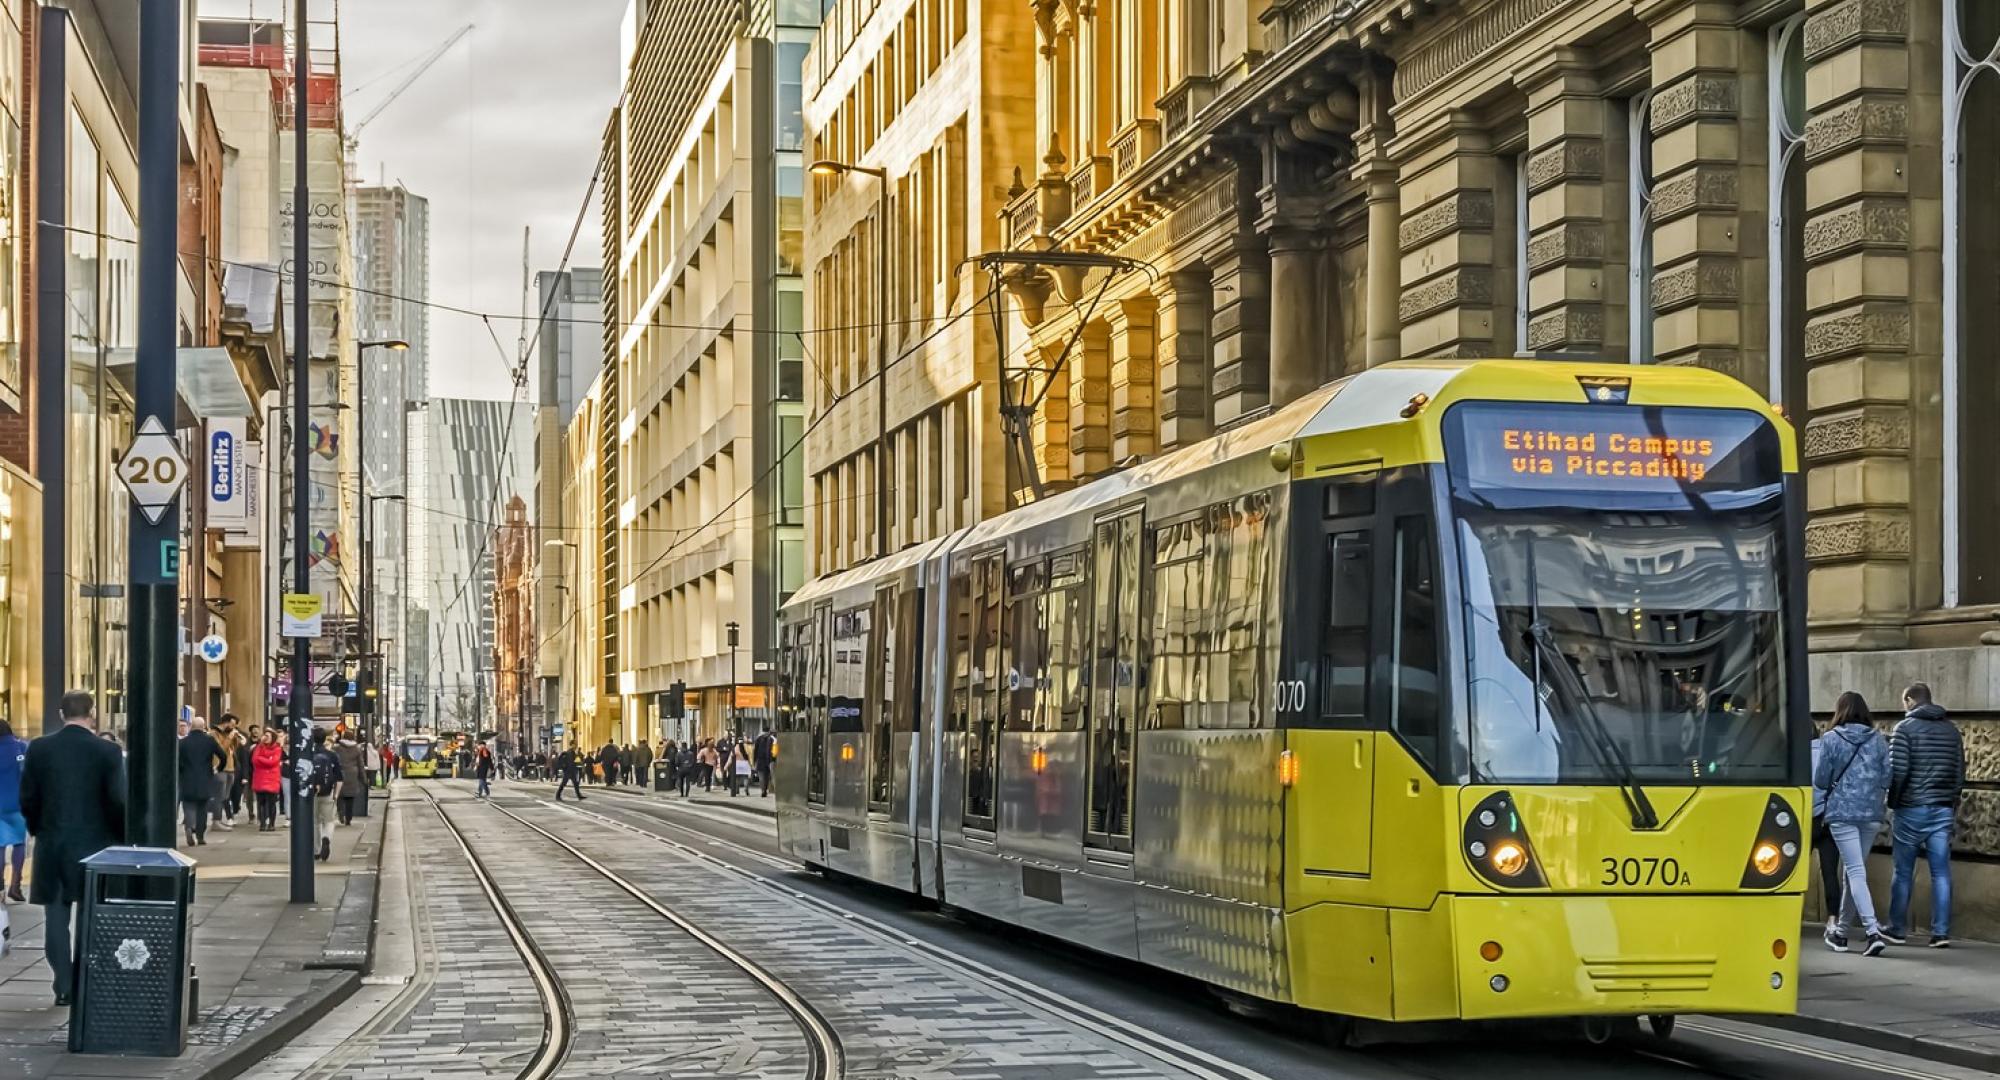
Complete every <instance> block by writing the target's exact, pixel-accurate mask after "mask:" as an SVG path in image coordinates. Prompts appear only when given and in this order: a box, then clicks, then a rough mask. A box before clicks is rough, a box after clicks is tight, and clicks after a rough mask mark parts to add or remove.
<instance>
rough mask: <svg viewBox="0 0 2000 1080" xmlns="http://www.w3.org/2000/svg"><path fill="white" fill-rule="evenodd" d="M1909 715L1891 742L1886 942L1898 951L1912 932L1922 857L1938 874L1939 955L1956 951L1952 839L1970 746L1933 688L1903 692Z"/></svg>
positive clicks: (1934, 896)
mask: <svg viewBox="0 0 2000 1080" xmlns="http://www.w3.org/2000/svg"><path fill="white" fill-rule="evenodd" d="M1903 709H1904V710H1905V712H1906V713H1907V715H1906V716H1904V718H1903V721H1902V723H1899V724H1897V725H1896V731H1895V734H1893V735H1891V736H1890V737H1889V809H1890V810H1891V811H1893V813H1894V819H1895V827H1894V829H1893V830H1892V835H1893V836H1894V839H1895V856H1894V860H1895V865H1896V876H1895V878H1894V880H1893V881H1892V882H1891V883H1890V885H1889V921H1888V924H1887V925H1886V926H1884V927H1883V928H1882V936H1883V937H1885V938H1888V939H1889V940H1890V941H1893V942H1895V943H1896V944H1898V945H1901V944H1903V942H1904V933H1905V930H1906V927H1907V926H1908V925H1909V915H1910V887H1911V886H1912V885H1913V884H1914V883H1915V881H1916V874H1917V855H1918V854H1919V853H1922V854H1923V855H1924V857H1925V859H1926V861H1928V862H1929V863H1930V867H1931V940H1930V945H1931V948H1933V949H1942V948H1944V947H1945V946H1947V945H1950V944H1951V833H1952V825H1953V823H1954V819H1955V818H1956V816H1957V809H1958V799H1959V795H1960V793H1961V792H1963V791H1964V790H1965V740H1964V738H1963V737H1962V736H1960V735H1959V732H1958V727H1957V726H1956V725H1954V724H1953V723H1952V722H1951V720H1950V718H1949V717H1947V716H1946V715H1945V711H1944V710H1943V709H1941V708H1939V707H1938V706H1937V705H1936V704H1934V703H1933V702H1932V701H1931V688H1930V687H1929V686H1926V685H1924V684H1923V683H1920V682H1919V683H1911V684H1910V688H1909V689H1908V690H1905V691H1903Z"/></svg>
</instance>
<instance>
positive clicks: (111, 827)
mask: <svg viewBox="0 0 2000 1080" xmlns="http://www.w3.org/2000/svg"><path fill="white" fill-rule="evenodd" d="M60 709H61V711H62V719H63V726H62V727H60V728H58V729H57V730H55V731H52V732H50V733H49V734H47V735H44V736H42V737H41V738H39V739H36V740H35V741H34V742H31V743H29V744H28V754H27V759H26V760H25V761H23V762H22V764H21V813H22V816H23V817H25V818H27V822H28V832H29V833H30V834H31V835H33V836H34V838H35V884H34V887H33V889H32V890H31V891H30V894H29V897H28V899H29V900H30V901H31V902H33V903H36V904H40V905H41V906H42V946H43V949H44V955H45V956H46V958H47V959H48V964H49V972H50V974H51V975H52V976H53V978H54V985H55V994H56V1004H57V1005H68V1004H69V999H70V994H71V993H72V992H73V991H74V990H75V987H76V980H75V973H76V953H75V952H74V951H73V949H72V948H71V945H70V932H69V927H70V915H71V913H72V911H73V909H74V907H75V905H77V904H79V903H81V902H82V901H83V860H85V859H87V858H89V857H90V856H92V855H95V854H97V853H98V852H100V851H103V850H104V849H105V848H108V847H112V846H114V845H117V844H122V843H124V842H125V757H124V755H123V754H122V753H121V752H120V751H119V749H118V746H117V744H116V743H112V742H109V741H107V740H104V739H100V738H98V737H97V735H96V733H95V729H96V727H97V704H96V702H95V701H93V700H92V699H91V696H90V695H89V694H86V693H84V692H82V691H80V690H72V691H70V692H69V693H67V694H64V695H63V697H62V704H61V706H60Z"/></svg>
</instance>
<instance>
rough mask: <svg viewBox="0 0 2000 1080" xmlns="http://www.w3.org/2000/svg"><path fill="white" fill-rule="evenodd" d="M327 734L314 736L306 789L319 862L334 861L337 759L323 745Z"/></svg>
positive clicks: (328, 748) (338, 767)
mask: <svg viewBox="0 0 2000 1080" xmlns="http://www.w3.org/2000/svg"><path fill="white" fill-rule="evenodd" d="M326 742H327V737H326V732H324V731H316V732H314V733H313V751H312V775H311V776H310V777H309V778H308V779H307V781H306V790H307V792H308V793H310V794H311V795H312V801H313V825H314V826H315V827H316V828H317V830H318V832H319V861H321V862H326V861H327V860H328V859H331V858H333V815H334V800H336V799H338V798H339V797H340V788H341V768H340V756H339V755H338V754H336V753H334V752H333V749H332V748H331V747H329V746H327V744H326Z"/></svg>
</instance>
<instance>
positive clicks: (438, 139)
mask: <svg viewBox="0 0 2000 1080" xmlns="http://www.w3.org/2000/svg"><path fill="white" fill-rule="evenodd" d="M625 6H626V0H560V2H551V0H342V2H341V5H340V16H341V31H340V34H341V37H340V45H341V64H342V71H341V76H342V82H343V84H344V86H345V88H346V91H347V94H348V96H347V99H346V109H347V122H348V124H349V126H350V130H351V129H352V125H354V124H355V123H357V122H359V121H360V120H361V118H362V117H364V116H366V115H367V114H368V112H370V111H371V110H373V109H374V108H375V106H376V105H377V104H379V103H380V102H381V101H382V99H383V97H384V95H385V94H387V92H388V91H389V90H391V89H393V88H394V87H395V85H396V84H397V83H398V82H399V81H400V80H401V79H402V78H403V76H404V73H405V72H406V71H407V70H408V69H409V67H410V66H412V65H411V62H412V61H415V60H416V59H418V58H420V57H422V56H423V55H424V54H426V53H428V52H429V51H430V50H432V49H433V48H435V47H437V46H438V45H439V44H441V43H443V41H444V40H445V39H446V38H448V37H450V36H451V34H452V32H453V31H454V30H456V29H457V28H459V27H460V26H463V25H465V24H466V23H468V22H470V23H473V24H475V29H474V30H473V31H472V33H470V34H468V35H467V36H466V37H465V38H464V40H462V41H460V42H459V43H458V44H457V45H455V46H453V48H452V50H451V51H450V52H449V53H447V54H445V56H444V57H443V58H442V59H440V60H439V61H438V62H437V63H436V64H435V65H433V66H432V67H431V69H430V70H429V71H427V72H425V73H424V75H423V76H422V77H421V78H420V79H418V80H417V82H416V83H415V84H413V85H412V86H411V87H410V88H409V89H408V90H406V91H405V92H404V93H403V95H402V96H401V97H400V98H398V99H397V100H396V101H395V103H394V104H392V105H390V106H389V107H388V108H387V109H386V110H384V111H383V112H382V114H381V115H380V116H378V117H376V118H375V119H374V121H372V122H371V123H370V124H369V125H368V126H367V127H366V128H365V129H364V130H363V131H362V132H361V145H360V149H359V152H358V153H357V154H356V156H355V171H356V173H357V174H358V179H359V180H360V181H361V182H363V183H367V184H375V183H380V182H382V180H383V179H384V178H385V177H386V178H387V181H388V182H389V183H392V184H393V183H396V182H398V181H401V182H402V184H403V185H404V186H405V187H408V188H409V189H410V190H411V191H412V192H414V193H416V194H418V195H422V196H423V197H425V198H426V199H429V200H430V210H431V280H430V294H431V300H432V301H434V302H438V303H448V304H454V305H457V306H460V307H466V308H472V309H475V310H479V311H491V312H501V313H505V314H510V315H512V314H517V313H518V312H519V311H520V307H521V229H522V227H523V226H528V227H530V228H532V229H533V239H532V243H531V247H530V252H531V257H530V265H531V268H532V269H533V270H535V271H540V270H550V269H554V268H555V267H556V266H557V265H558V263H559V262H560V260H561V258H562V253H563V246H564V244H565V242H566V241H567V240H568V238H569V233H570V229H571V227H572V226H573V225H574V224H575V221H576V215H577V209H578V207H579V206H580V205H582V202H583V198H584V193H585V191H586V190H587V189H588V187H589V185H590V180H591V175H592V174H593V173H594V172H595V170H596V166H597V154H598V149H599V143H600V136H601V135H602V133H603V130H604V123H605V120H606V119H607V117H609V115H610V111H611V106H612V105H613V104H614V103H615V101H616V100H617V94H618V29H619V23H620V21H621V20H622V19H623V17H624V13H625ZM392 69H402V70H397V71H394V73H391V71H392ZM600 244H601V238H600V234H599V232H598V223H597V209H596V205H595V200H593V205H592V207H591V210H590V214H589V216H588V218H587V219H586V220H585V222H584V227H583V231H582V233H581V234H580V235H579V237H578V239H577V244H576V253H575V255H574V256H573V257H572V260H571V265H575V266H596V265H597V264H598V263H599V261H601V259H600ZM531 304H532V301H531ZM492 326H493V329H494V331H495V332H496V333H497V334H498V335H499V337H500V341H501V344H502V345H503V346H504V347H505V353H504V355H503V354H502V352H501V350H500V349H498V348H495V346H494V344H493V338H492V336H491V335H489V334H488V333H487V330H486V326H485V324H484V323H482V322H481V321H480V320H479V319H476V318H468V317H466V316H463V315H456V314H452V313H448V312H442V311H436V310H433V311H432V312H431V324H430V341H431V393H432V394H435V395H439V396H445V397H507V396H508V395H509V394H510V393H511V387H510V384H509V383H508V382H507V381H506V370H507V365H508V364H511V362H512V360H513V357H514V355H515V351H516V347H517V338H518V336H519V333H520V329H519V327H520V324H519V323H517V322H515V321H513V320H508V321H505V322H501V321H495V322H494V323H493V324H492ZM534 387H535V381H534V379H533V378H532V377H530V379H529V382H528V390H527V392H528V394H529V395H533V393H534Z"/></svg>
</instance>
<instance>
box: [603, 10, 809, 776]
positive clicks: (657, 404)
mask: <svg viewBox="0 0 2000 1080" xmlns="http://www.w3.org/2000/svg"><path fill="white" fill-rule="evenodd" d="M818 17H819V12H818V10H817V8H816V7H814V6H813V5H812V4H810V3H806V2H804V0H764V2H743V0H731V2H728V3H710V2H705V0H635V2H634V3H633V4H632V6H631V9H630V13H629V15H628V26H627V34H626V53H625V55H624V57H623V73H624V74H623V77H622V80H621V88H622V90H623V96H622V98H621V103H620V105H619V107H618V108H617V110H616V111H615V112H614V114H613V116H612V118H611V122H610V124H609V125H608V127H607V132H606V153H605V156H604V159H603V165H602V169H603V172H602V180H601V185H602V187H603V189H604V190H605V192H606V199H605V210H604V229H605V234H604V249H603V256H604V262H603V267H604V270H603V292H604V300H603V303H604V308H603V310H604V312H605V325H606V328H607V331H608V334H607V337H606V343H605V344H606V353H605V376H604V382H603V385H602V396H601V398H600V405H601V406H602V415H603V416H604V418H605V422H606V423H607V424H608V425H611V426H609V427H607V428H606V430H605V433H604V439H603V440H602V441H601V443H600V447H599V452H600V454H601V455H602V457H603V460H604V462H605V467H604V469H603V471H602V472H601V473H600V476H601V479H602V483H603V485H604V488H605V494H606V500H605V501H606V504H607V506H608V507H609V508H610V509H611V510H612V512H613V515H614V517H615V520H608V521H607V524H606V526H605V527H606V529H607V535H608V536H610V537H612V538H613V541H614V543H615V551H612V552H610V553H609V557H608V558H607V559H606V560H605V563H604V565H605V566H606V567H607V568H608V570H609V572H608V573H607V575H606V577H605V579H604V580H605V582H606V583H607V584H608V585H613V586H615V591H607V594H606V595H605V596H604V597H603V598H602V599H603V604H604V606H603V609H602V610H604V611H605V612H608V613H609V614H607V615H606V616H605V619H606V620H607V621H610V620H615V623H613V624H611V625H608V626H606V625H604V624H600V627H599V632H600V634H601V636H602V642H601V644H602V656H603V658H604V671H603V675H604V679H603V681H604V684H605V690H606V692H607V693H608V694H613V695H616V697H615V701H616V702H617V704H618V706H619V708H620V709H621V710H622V713H621V715H622V721H621V727H620V729H619V731H618V733H617V735H616V738H617V740H618V741H619V742H620V743H636V742H638V741H639V740H640V739H642V738H645V739H649V740H655V741H657V740H659V739H661V738H662V737H663V736H662V734H661V732H662V728H661V726H660V724H661V718H662V710H661V708H660V702H661V698H662V695H664V694H665V693H666V692H667V689H668V687H670V686H672V685H674V684H675V683H677V682H678V683H683V684H685V685H686V686H687V687H688V688H689V689H690V690H691V691H694V692H696V693H698V694H699V695H700V698H699V700H700V704H699V705H698V706H697V708H696V715H695V716H694V717H693V718H692V720H691V726H688V727H683V728H682V729H681V730H680V732H679V734H680V737H682V738H685V737H687V735H689V734H690V733H702V734H708V735H715V734H719V733H720V730H721V724H722V722H723V718H724V717H725V716H726V715H727V714H728V709H727V704H726V703H727V701H728V700H729V697H730V684H731V679H732V674H731V673H732V672H735V673H736V674H738V675H751V674H753V673H754V672H756V671H758V670H766V669H768V668H769V667H770V659H771V654H772V650H773V648H774V643H775V641H776V633H775V628H776V612H777V608H778V604H779V602H780V600H781V599H782V597H783V595H785V594H786V593H787V592H788V591H789V590H790V589H794V588H797V587H798V584H799V583H800V582H801V581H802V580H803V572H804V560H805V552H804V522H803V520H802V519H803V508H802V507H801V506H800V505H799V499H798V492H799V490H800V482H799V467H798V465H797V459H796V458H795V457H792V456H791V455H788V454H786V453H785V448H786V447H788V446H795V445H796V443H797V442H798V432H799V431H800V429H801V428H802V427H803V414H804V411H805V410H804V406H803V403H802V402H801V400H800V397H801V394H802V392H803V388H802V380H801V377H800V374H799V369H800V367H801V365H802V364H803V359H802V346H801V331H802V330H803V324H802V319H803V310H802V309H803V302H804V301H803V296H802V290H803V286H802V284H801V281H800V273H801V267H800V265H799V251H800V236H799V228H800V220H801V216H800V206H799V199H800V198H801V194H800V188H801V186H802V182H803V180H802V176H803V167H802V164H801V162H800V161H799V155H800V147H801V144H802V140H803V128H802V124H801V121H800V119H799V85H800V83H799V74H798V73H799V65H800V64H801V63H802V62H803V60H804V57H805V52H806V42H807V41H808V40H809V39H810V37H811V32H812V29H811V28H812V25H813V24H814V23H815V22H817V20H818ZM788 462H789V463H790V467H789V470H788V468H787V465H788ZM730 622H735V623H738V624H739V625H740V626H741V627H742V628H743V629H744V631H745V633H744V636H743V640H742V642H741V645H742V648H741V650H736V649H732V648H731V647H730V645H729V643H728V642H727V640H726V635H725V633H724V627H725V626H726V625H727V624H728V623H730ZM760 665H761V666H760ZM746 719H747V722H748V723H750V724H751V726H752V727H753V728H754V727H755V726H756V725H758V724H760V723H763V722H766V720H767V718H765V717H762V716H753V717H749V718H746Z"/></svg>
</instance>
